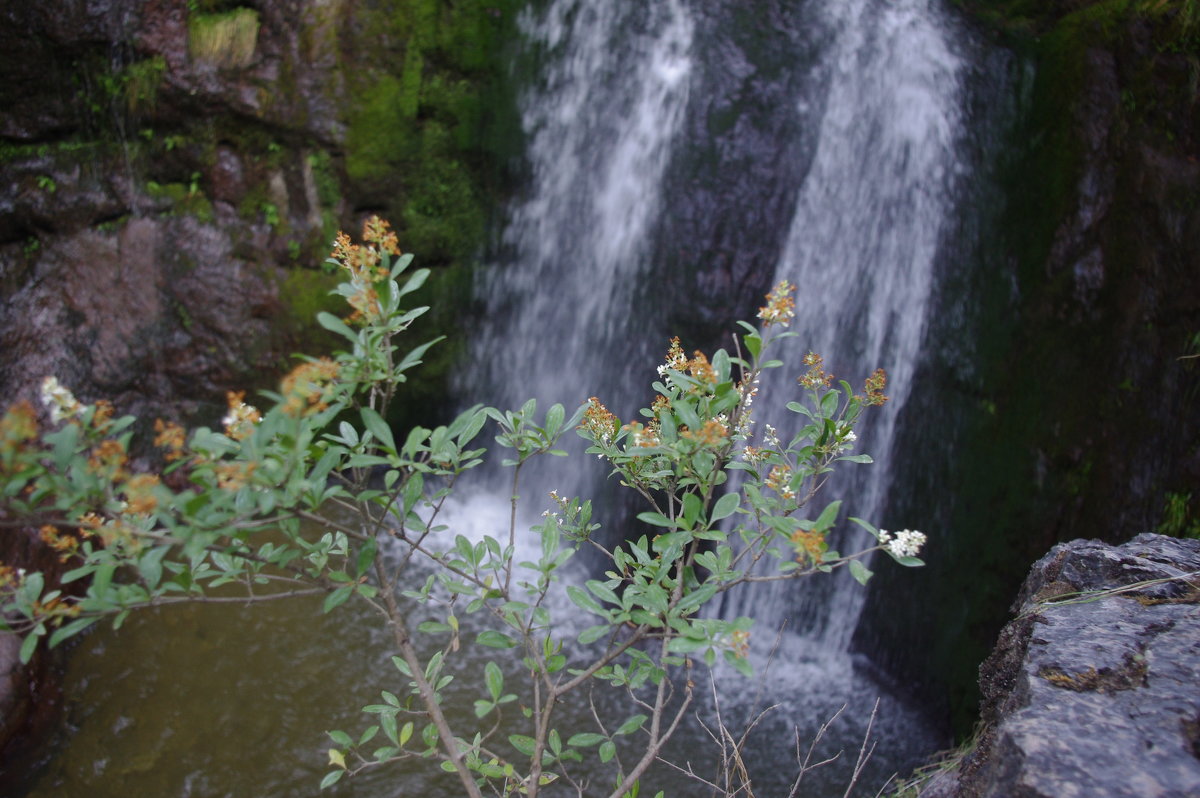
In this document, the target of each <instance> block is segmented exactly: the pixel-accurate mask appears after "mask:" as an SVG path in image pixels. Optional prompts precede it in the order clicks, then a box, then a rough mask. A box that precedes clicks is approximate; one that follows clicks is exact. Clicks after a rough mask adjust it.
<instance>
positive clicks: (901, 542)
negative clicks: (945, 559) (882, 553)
mask: <svg viewBox="0 0 1200 798" xmlns="http://www.w3.org/2000/svg"><path fill="white" fill-rule="evenodd" d="M879 542H880V543H882V544H883V545H884V546H886V547H887V550H888V551H890V552H891V553H892V554H894V555H896V556H897V557H916V556H917V554H919V553H920V551H921V547H922V546H924V545H925V535H923V534H922V533H920V532H917V531H916V530H915V529H901V530H900V531H899V532H896V533H895V534H894V535H893V534H892V533H891V532H888V531H887V530H886V529H881V530H879Z"/></svg>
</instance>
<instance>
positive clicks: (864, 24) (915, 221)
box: [727, 0, 964, 652]
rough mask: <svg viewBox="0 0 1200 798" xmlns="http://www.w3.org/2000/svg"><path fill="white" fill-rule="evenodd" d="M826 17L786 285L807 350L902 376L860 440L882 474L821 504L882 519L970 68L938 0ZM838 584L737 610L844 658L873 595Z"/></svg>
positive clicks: (842, 367)
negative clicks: (814, 118) (817, 116)
mask: <svg viewBox="0 0 1200 798" xmlns="http://www.w3.org/2000/svg"><path fill="white" fill-rule="evenodd" d="M820 11H821V12H822V14H823V19H821V20H820V24H821V25H822V27H823V28H824V29H825V30H827V31H828V35H829V46H828V49H827V51H826V53H825V54H824V57H823V58H822V59H821V63H820V64H819V66H818V67H817V68H818V69H820V70H821V71H822V72H824V73H825V75H824V82H825V84H826V87H827V88H826V90H825V95H824V96H825V100H824V102H825V107H824V113H823V116H822V118H821V122H820V132H819V134H818V144H817V150H816V155H815V157H814V159H813V162H812V165H811V167H810V169H809V172H808V175H807V177H806V178H805V180H804V182H803V185H802V186H801V187H800V191H799V201H798V204H797V208H796V213H795V216H794V218H793V219H792V222H791V227H790V230H789V232H788V237H787V244H786V246H785V248H784V253H783V256H782V257H781V259H780V261H779V264H778V267H777V269H776V280H783V279H786V280H789V281H791V282H792V283H793V284H795V285H796V286H798V290H797V318H796V320H795V322H794V324H793V329H794V330H795V331H796V332H797V333H798V334H799V339H798V340H797V341H795V342H792V343H794V344H795V345H796V346H797V347H802V348H803V349H804V350H811V351H814V352H817V353H819V354H821V355H822V356H824V358H825V363H826V365H827V367H828V368H829V370H831V371H833V372H835V374H836V375H837V376H838V377H840V378H844V379H846V380H847V381H849V382H851V383H852V385H854V386H855V387H856V388H859V390H861V387H860V386H861V380H862V379H863V378H864V377H866V376H867V375H868V374H870V373H871V371H872V370H873V369H875V368H876V367H883V368H885V369H886V371H887V373H888V377H889V388H888V394H889V396H890V397H891V401H890V403H889V404H888V405H886V406H885V407H883V408H882V409H880V410H874V411H871V412H868V413H867V414H866V418H865V419H864V422H863V424H862V425H861V426H860V429H859V432H860V447H859V448H860V449H861V450H862V451H866V452H869V453H871V454H872V456H873V457H874V458H875V463H874V465H871V466H865V467H864V466H854V465H849V466H846V465H843V467H842V471H843V473H842V474H841V475H840V480H839V481H838V482H836V483H834V486H833V487H834V490H833V491H830V492H829V494H828V495H823V496H822V497H821V500H822V501H828V500H829V499H830V497H831V495H833V494H834V493H836V495H839V496H842V497H845V499H846V505H845V506H846V507H847V508H848V510H849V513H850V514H852V515H858V516H861V517H864V518H867V519H871V520H874V521H875V522H876V523H880V522H881V520H880V513H881V512H882V511H883V510H884V505H885V498H886V492H887V489H888V486H889V484H890V482H891V473H892V471H893V469H894V468H895V467H897V465H898V464H897V462H896V458H895V455H894V453H893V452H892V451H891V443H892V438H893V433H894V431H895V427H896V419H897V417H898V415H899V413H900V411H901V409H902V408H903V406H904V403H905V399H906V398H907V396H908V394H909V391H910V390H911V388H912V378H913V374H914V370H915V369H914V366H915V364H916V362H917V358H918V357H919V355H920V349H921V344H922V334H923V332H924V329H925V319H926V314H927V313H928V312H929V300H930V295H931V291H932V289H933V274H934V264H935V258H936V255H937V253H938V248H939V245H940V244H941V243H942V238H943V227H944V225H945V222H946V220H947V219H948V218H949V216H950V214H951V211H952V209H953V207H954V186H955V181H956V180H957V179H958V176H959V175H958V173H959V171H960V168H959V165H958V164H959V156H958V154H957V152H956V149H957V145H958V144H959V138H960V137H961V135H962V130H961V125H962V120H961V115H962V112H961V110H960V106H961V97H960V93H961V86H960V77H959V74H960V72H961V71H962V70H963V68H964V64H963V62H962V61H961V59H960V58H959V57H958V56H957V55H955V54H954V53H953V52H952V51H951V49H950V47H949V44H948V41H947V32H946V31H945V29H944V28H943V27H942V24H941V23H940V22H939V19H938V17H937V16H936V15H935V13H934V9H933V7H932V4H931V3H930V2H929V0H900V1H899V2H889V3H880V2H875V1H874V0H840V1H839V2H836V3H825V4H822V5H821V6H820ZM801 102H802V103H808V102H811V100H809V99H808V98H804V99H802V100H801ZM801 354H803V352H802V351H793V359H792V361H791V363H792V364H793V367H792V368H791V369H780V370H779V372H776V373H772V374H770V375H769V377H768V379H766V380H765V384H764V386H763V393H764V394H765V395H766V401H767V402H768V403H771V402H772V400H773V406H772V405H771V404H768V405H767V406H766V407H764V408H762V410H761V411H760V412H764V411H765V413H764V417H765V415H766V414H771V415H773V417H774V418H780V417H781V416H785V415H788V414H787V413H785V412H782V411H783V407H782V406H783V404H784V403H785V402H786V401H788V400H789V399H791V398H795V390H796V389H795V388H794V387H792V384H791V383H790V382H789V381H790V380H791V379H793V378H794V377H795V376H796V372H797V368H796V366H795V365H794V364H795V363H796V360H797V359H798V358H799V356H800V355H801ZM780 372H786V373H780ZM816 511H819V508H817V510H816ZM868 540H869V538H867V537H865V533H863V534H862V535H858V536H855V537H854V538H853V539H851V540H846V539H843V540H842V541H840V542H839V543H838V545H840V546H845V547H846V549H847V550H853V549H856V548H859V547H860V546H861V545H865V544H867V542H868ZM838 576H839V577H842V578H838V579H836V580H833V585H834V586H833V588H832V589H831V588H830V584H829V582H828V581H823V582H822V583H815V582H809V583H805V584H803V585H801V586H800V589H797V586H796V585H791V584H780V583H777V584H776V585H775V586H773V587H769V588H759V589H758V590H757V591H756V592H755V593H754V594H753V595H751V596H749V597H747V598H746V600H745V603H744V604H743V605H742V606H741V607H736V606H734V607H730V608H729V609H728V610H727V611H732V612H734V613H736V614H743V613H744V614H753V615H754V616H755V617H756V618H758V619H759V621H760V622H761V623H763V624H764V625H768V624H774V625H776V626H778V625H780V624H782V623H785V622H788V623H789V625H790V626H791V627H792V628H793V629H795V630H797V631H802V632H809V633H811V634H812V635H813V636H815V637H817V638H818V639H819V640H820V645H821V647H822V649H824V650H825V651H827V652H828V651H834V652H840V651H844V650H845V648H846V645H847V643H848V641H849V638H850V635H851V633H852V632H853V631H854V627H855V624H856V622H857V619H858V613H859V610H860V609H861V605H862V597H863V595H864V592H863V590H862V588H861V587H859V586H858V585H857V584H855V583H854V582H853V581H852V580H850V579H849V578H846V577H845V575H842V574H839V575H838ZM750 607H753V612H751V611H750V609H749V608H750Z"/></svg>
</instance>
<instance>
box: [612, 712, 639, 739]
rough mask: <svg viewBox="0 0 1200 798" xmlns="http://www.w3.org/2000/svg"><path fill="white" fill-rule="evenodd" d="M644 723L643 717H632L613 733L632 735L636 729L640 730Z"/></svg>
mask: <svg viewBox="0 0 1200 798" xmlns="http://www.w3.org/2000/svg"><path fill="white" fill-rule="evenodd" d="M645 722H646V716H645V715H634V716H633V717H632V718H630V719H629V720H627V721H625V722H624V723H622V724H621V727H620V728H619V729H617V730H616V731H615V732H613V734H614V735H621V734H633V733H634V732H635V731H637V730H638V729H640V728H642V724H644V723H645Z"/></svg>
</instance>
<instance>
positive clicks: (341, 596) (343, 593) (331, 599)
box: [321, 584, 354, 613]
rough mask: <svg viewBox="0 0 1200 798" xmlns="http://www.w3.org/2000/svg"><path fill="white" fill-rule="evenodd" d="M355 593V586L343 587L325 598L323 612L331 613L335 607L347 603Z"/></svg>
mask: <svg viewBox="0 0 1200 798" xmlns="http://www.w3.org/2000/svg"><path fill="white" fill-rule="evenodd" d="M353 592H354V585H353V584H350V585H342V586H341V587H339V588H338V589H337V590H335V591H333V592H332V593H330V594H329V595H328V596H326V597H325V604H324V605H322V607H321V612H325V613H327V612H330V611H331V610H333V609H334V608H335V607H340V606H341V605H343V604H345V603H346V599H348V598H350V594H351V593H353Z"/></svg>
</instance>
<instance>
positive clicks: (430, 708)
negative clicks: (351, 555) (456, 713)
mask: <svg viewBox="0 0 1200 798" xmlns="http://www.w3.org/2000/svg"><path fill="white" fill-rule="evenodd" d="M375 575H376V576H377V577H378V578H379V580H380V582H383V581H385V580H384V576H385V574H384V573H383V566H382V565H380V564H379V563H378V562H376V565H375ZM384 601H385V603H386V605H387V612H388V621H389V622H390V624H391V627H392V638H393V640H394V642H395V643H396V647H397V648H399V649H400V656H401V657H402V658H403V659H404V662H405V663H406V664H407V665H408V669H409V670H410V671H411V672H412V677H413V681H414V682H416V684H417V691H418V692H419V693H420V694H421V703H423V704H424V705H425V711H426V714H427V715H428V716H429V719H430V720H431V721H432V722H433V725H434V727H435V728H436V729H437V733H438V739H439V740H440V741H441V743H442V748H443V750H444V751H445V752H446V758H447V760H448V761H449V762H450V764H452V765H453V766H454V771H455V772H456V773H457V774H458V778H459V780H460V781H461V782H462V784H463V787H465V788H466V791H467V795H468V796H470V798H483V793H482V792H480V791H479V785H477V784H476V783H475V779H474V778H473V777H472V776H471V771H469V770H468V769H467V766H466V765H465V764H464V763H463V756H462V753H461V752H460V751H459V750H458V741H457V740H455V738H454V732H453V731H451V729H450V724H449V723H448V722H447V721H446V716H445V715H444V714H443V713H442V708H441V706H439V704H438V702H437V695H436V692H435V691H434V689H433V685H431V684H430V683H429V680H428V679H426V678H425V668H424V667H423V666H422V664H421V659H420V657H419V656H418V655H417V650H416V648H415V647H413V644H412V638H411V637H410V636H409V633H408V627H407V626H406V625H405V623H404V615H403V614H402V613H401V612H400V608H399V607H398V606H397V604H396V596H395V594H393V593H392V591H390V590H389V591H387V592H386V593H384Z"/></svg>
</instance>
